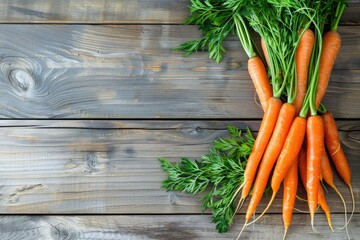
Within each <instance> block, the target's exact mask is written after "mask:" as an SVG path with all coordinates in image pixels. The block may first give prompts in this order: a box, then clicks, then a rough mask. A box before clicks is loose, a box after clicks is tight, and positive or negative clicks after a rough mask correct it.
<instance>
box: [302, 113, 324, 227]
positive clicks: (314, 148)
mask: <svg viewBox="0 0 360 240" xmlns="http://www.w3.org/2000/svg"><path fill="white" fill-rule="evenodd" d="M306 136H307V173H306V176H307V177H306V188H307V198H308V205H309V211H310V217H311V226H314V215H315V211H316V208H317V205H318V192H319V187H321V186H320V182H319V175H320V166H321V159H322V156H323V152H324V123H323V120H322V118H321V117H320V116H318V115H316V116H310V117H309V118H308V120H307V128H306Z"/></svg>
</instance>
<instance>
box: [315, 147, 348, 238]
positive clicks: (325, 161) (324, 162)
mask: <svg viewBox="0 0 360 240" xmlns="http://www.w3.org/2000/svg"><path fill="white" fill-rule="evenodd" d="M321 172H322V175H323V179H324V181H325V182H326V183H327V184H328V185H329V186H330V187H331V188H332V189H334V191H335V192H336V193H337V195H338V196H339V197H340V199H341V201H342V203H343V205H344V211H345V225H344V227H345V229H346V234H347V236H348V239H350V236H349V232H348V229H347V226H346V225H347V211H346V203H345V200H344V198H343V196H342V194H341V193H340V191H339V190H338V188H337V187H336V185H335V183H334V175H333V172H332V170H331V166H330V161H329V157H328V155H327V153H326V151H324V154H323V157H322V159H321Z"/></svg>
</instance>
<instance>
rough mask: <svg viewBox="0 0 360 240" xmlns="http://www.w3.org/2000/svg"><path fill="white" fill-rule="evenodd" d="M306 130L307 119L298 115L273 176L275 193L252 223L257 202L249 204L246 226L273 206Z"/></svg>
mask: <svg viewBox="0 0 360 240" xmlns="http://www.w3.org/2000/svg"><path fill="white" fill-rule="evenodd" d="M305 131H306V119H305V118H302V117H299V116H298V117H296V118H295V120H294V121H293V122H292V124H291V127H290V130H289V132H288V134H287V136H286V140H285V143H284V145H283V147H282V149H281V153H280V155H279V158H278V160H277V162H276V165H275V169H274V172H273V175H272V178H271V189H272V191H273V194H272V196H271V199H270V202H269V203H268V205H267V207H266V208H265V210H264V211H263V212H262V213H261V214H260V215H259V216H258V217H257V218H256V219H255V220H254V221H252V222H250V223H248V221H249V219H250V218H251V215H252V214H251V213H254V212H255V208H256V206H255V204H253V205H251V204H249V206H248V209H247V212H246V218H245V224H244V227H245V226H247V225H250V224H252V223H254V222H256V221H257V220H258V219H260V218H261V217H262V215H264V214H265V212H266V211H267V210H268V209H269V207H270V206H271V204H272V202H273V201H274V199H275V196H276V194H277V192H278V191H279V188H280V185H281V183H282V181H283V180H284V178H285V175H286V174H287V172H288V170H289V168H290V167H291V166H292V164H293V163H294V162H295V161H296V159H297V156H298V154H299V151H300V148H301V145H302V143H303V141H304V137H305ZM268 171H271V169H268ZM261 184H264V185H266V184H267V182H262V183H261ZM253 192H255V191H253ZM253 194H255V193H253ZM244 227H243V228H244Z"/></svg>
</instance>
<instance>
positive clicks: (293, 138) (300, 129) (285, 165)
mask: <svg viewBox="0 0 360 240" xmlns="http://www.w3.org/2000/svg"><path fill="white" fill-rule="evenodd" d="M305 132H306V119H305V118H302V117H299V116H298V117H296V118H295V120H294V122H293V123H292V125H291V128H290V130H289V133H288V134H287V137H286V140H285V143H284V146H283V148H282V150H281V153H280V156H279V159H278V160H277V162H276V165H275V169H274V173H273V176H272V178H271V188H272V190H273V192H274V193H275V194H276V192H277V191H278V190H279V188H280V185H281V182H282V181H283V180H284V178H285V175H286V173H287V171H288V170H289V168H290V166H291V165H292V164H293V162H294V161H295V160H296V158H297V156H298V154H299V152H300V148H301V146H302V143H303V141H304V137H305Z"/></svg>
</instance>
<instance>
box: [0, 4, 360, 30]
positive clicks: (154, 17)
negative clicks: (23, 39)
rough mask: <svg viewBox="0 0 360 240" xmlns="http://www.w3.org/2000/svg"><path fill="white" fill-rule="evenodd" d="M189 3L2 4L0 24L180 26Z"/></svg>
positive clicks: (350, 16)
mask: <svg viewBox="0 0 360 240" xmlns="http://www.w3.org/2000/svg"><path fill="white" fill-rule="evenodd" d="M188 5H189V0H176V1H169V0H152V1H149V0H121V1H119V0H103V1H97V0H63V1H57V0H37V1H27V0H3V1H0V22H1V23H87V24H105V23H112V24H115V23H131V24H138V23H152V24H154V23H161V24H165V23H172V24H179V23H182V22H183V21H184V20H185V18H186V17H187V16H188V14H189V13H188V12H189V11H188V8H187V6H188ZM359 10H360V3H359V1H357V0H350V1H349V8H348V9H347V11H346V13H345V15H344V17H343V19H342V24H359V23H360V18H359V14H358V13H359Z"/></svg>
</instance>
